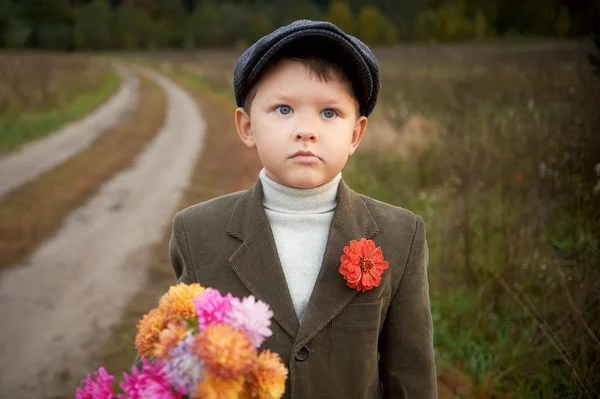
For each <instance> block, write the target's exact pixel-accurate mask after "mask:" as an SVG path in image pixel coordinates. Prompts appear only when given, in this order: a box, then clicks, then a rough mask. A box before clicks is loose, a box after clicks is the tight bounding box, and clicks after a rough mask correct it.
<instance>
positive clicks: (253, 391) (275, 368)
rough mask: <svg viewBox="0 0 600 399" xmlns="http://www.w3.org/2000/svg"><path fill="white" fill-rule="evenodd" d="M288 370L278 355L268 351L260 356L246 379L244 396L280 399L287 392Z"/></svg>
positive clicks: (260, 398)
mask: <svg viewBox="0 0 600 399" xmlns="http://www.w3.org/2000/svg"><path fill="white" fill-rule="evenodd" d="M287 374H288V370H287V368H286V367H285V366H284V365H283V363H282V362H281V359H280V358H279V356H278V355H277V354H276V353H273V352H271V351H269V350H268V349H266V350H264V351H263V352H261V354H260V355H258V357H257V359H256V362H254V366H253V367H252V371H251V372H250V373H249V374H248V376H247V377H246V384H245V385H244V392H243V395H244V397H246V398H252V399H279V398H281V396H282V395H283V393H284V392H285V380H286V379H287Z"/></svg>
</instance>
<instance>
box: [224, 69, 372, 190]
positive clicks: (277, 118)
mask: <svg viewBox="0 0 600 399" xmlns="http://www.w3.org/2000/svg"><path fill="white" fill-rule="evenodd" d="M357 113H358V110H357V102H356V100H355V99H354V97H353V95H352V88H351V86H350V83H348V82H343V81H340V80H339V79H330V80H329V82H325V81H319V80H318V78H316V77H314V76H313V75H312V74H311V73H310V71H309V70H308V69H307V67H305V66H304V65H303V64H301V63H300V62H298V61H293V60H286V59H284V60H282V61H280V62H279V63H277V64H276V65H274V66H273V67H272V68H271V69H270V70H269V71H267V73H266V74H265V75H264V76H263V77H262V78H261V80H260V82H259V83H258V86H257V91H256V96H255V97H254V100H253V101H252V106H251V112H250V115H248V114H247V113H246V111H245V110H244V109H243V108H238V109H237V110H236V118H235V119H236V127H237V130H238V133H239V135H240V137H241V138H242V141H243V142H244V143H245V144H246V146H248V147H250V148H254V147H256V148H257V151H258V156H259V157H260V160H261V162H262V164H263V166H264V167H265V171H266V173H267V176H269V177H270V178H271V179H273V180H275V181H276V182H278V183H280V184H283V185H285V186H288V187H297V188H310V187H316V186H320V185H322V184H325V183H327V182H329V181H331V180H332V179H333V178H334V177H335V176H336V175H337V174H338V173H339V172H340V171H341V170H342V168H343V167H344V165H345V164H346V161H347V160H348V157H349V156H350V155H352V154H353V153H354V151H356V148H357V147H358V145H359V143H360V140H361V139H362V136H363V134H364V131H365V128H366V126H367V118H366V117H364V116H361V117H359V118H358V119H357Z"/></svg>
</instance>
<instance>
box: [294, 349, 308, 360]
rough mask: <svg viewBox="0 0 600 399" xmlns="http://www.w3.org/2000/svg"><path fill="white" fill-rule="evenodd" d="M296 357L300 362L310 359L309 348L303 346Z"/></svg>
mask: <svg viewBox="0 0 600 399" xmlns="http://www.w3.org/2000/svg"><path fill="white" fill-rule="evenodd" d="M295 358H296V360H297V361H299V362H303V361H305V360H306V359H308V348H307V347H306V346H303V347H302V348H300V350H299V351H298V353H296V356H295Z"/></svg>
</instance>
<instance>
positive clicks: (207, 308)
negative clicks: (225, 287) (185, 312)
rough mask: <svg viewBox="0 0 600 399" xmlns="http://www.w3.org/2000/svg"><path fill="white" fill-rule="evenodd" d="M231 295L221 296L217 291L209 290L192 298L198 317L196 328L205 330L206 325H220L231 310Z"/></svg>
mask: <svg viewBox="0 0 600 399" xmlns="http://www.w3.org/2000/svg"><path fill="white" fill-rule="evenodd" d="M232 299H233V297H232V296H231V294H227V295H225V296H222V295H221V293H220V292H219V291H218V290H215V289H212V288H209V289H207V290H205V291H204V292H202V293H201V294H197V295H196V296H195V297H194V305H195V306H196V314H197V315H198V328H199V329H200V330H203V329H205V328H206V327H207V326H208V325H210V324H214V323H222V322H224V321H225V318H226V317H227V313H228V312H229V309H230V308H231V301H232Z"/></svg>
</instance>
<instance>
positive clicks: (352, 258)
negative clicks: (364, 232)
mask: <svg viewBox="0 0 600 399" xmlns="http://www.w3.org/2000/svg"><path fill="white" fill-rule="evenodd" d="M340 260H341V262H342V265H341V266H340V273H342V275H343V276H344V279H345V280H346V282H347V284H348V287H350V288H354V289H355V290H357V291H363V292H364V291H368V290H370V289H373V287H378V286H379V283H380V282H381V274H382V273H383V271H384V270H385V269H387V268H388V266H389V264H388V263H387V262H386V261H385V260H383V254H382V253H381V247H375V243H374V242H373V241H371V240H367V239H366V238H361V239H360V241H356V240H352V241H350V245H347V246H345V247H344V255H342V257H341V258H340Z"/></svg>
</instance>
